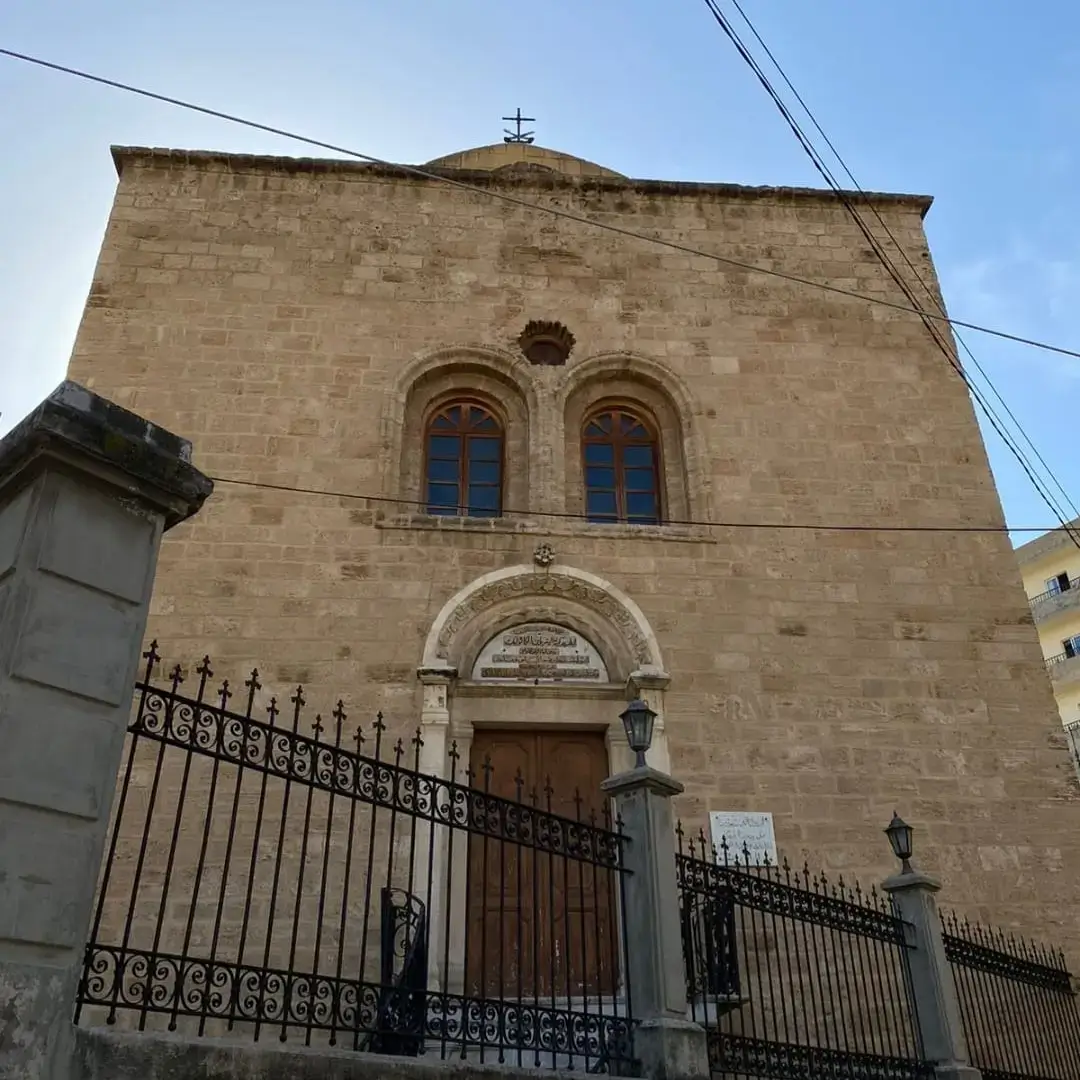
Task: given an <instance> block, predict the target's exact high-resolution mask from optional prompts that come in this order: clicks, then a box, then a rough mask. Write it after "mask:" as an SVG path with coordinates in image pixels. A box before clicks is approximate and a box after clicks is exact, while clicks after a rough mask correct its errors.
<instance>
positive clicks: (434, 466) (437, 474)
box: [427, 458, 460, 484]
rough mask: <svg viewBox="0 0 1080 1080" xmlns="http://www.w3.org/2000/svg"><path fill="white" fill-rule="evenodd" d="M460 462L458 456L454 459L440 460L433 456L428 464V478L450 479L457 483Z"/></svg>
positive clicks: (451, 481)
mask: <svg viewBox="0 0 1080 1080" xmlns="http://www.w3.org/2000/svg"><path fill="white" fill-rule="evenodd" d="M459 468H460V465H459V464H458V460H457V458H454V459H453V460H452V461H440V460H439V459H438V458H432V459H431V460H430V461H429V462H428V466H427V478H428V479H429V480H443V481H449V482H450V483H451V484H456V483H457V482H458V480H459V479H460V477H459V476H458V469H459Z"/></svg>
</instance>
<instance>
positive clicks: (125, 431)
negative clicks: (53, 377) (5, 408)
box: [0, 381, 214, 528]
mask: <svg viewBox="0 0 1080 1080" xmlns="http://www.w3.org/2000/svg"><path fill="white" fill-rule="evenodd" d="M49 458H51V459H53V460H55V461H57V462H60V463H65V464H66V465H67V466H68V467H69V468H70V467H72V466H75V465H77V464H79V463H80V462H89V463H91V464H96V465H98V466H106V467H107V468H108V474H109V476H110V477H111V478H113V479H114V482H115V478H116V477H117V474H118V473H119V474H120V475H121V477H122V478H123V479H125V480H129V481H132V482H133V483H131V485H130V486H131V488H132V490H133V493H135V494H141V495H143V496H144V497H145V498H147V499H149V500H152V501H153V502H155V503H158V504H160V505H161V507H162V509H163V512H164V515H165V524H166V527H167V528H168V527H170V526H172V525H176V524H177V523H179V522H181V521H183V520H185V519H186V518H189V517H191V515H192V514H194V513H196V512H197V511H198V510H199V508H200V507H201V506H202V504H203V503H204V502H205V501H206V499H207V497H208V496H209V495H210V493H211V492H212V491H213V490H214V484H213V481H211V480H210V478H209V477H207V476H204V475H203V474H202V473H201V472H199V470H198V469H196V468H195V466H194V465H192V464H191V443H190V442H188V441H187V439H182V438H180V436H178V435H174V434H172V432H170V431H166V430H165V429H164V428H161V427H158V426H157V424H152V423H150V421H149V420H146V419H144V418H143V417H141V416H138V415H137V414H136V413H133V412H129V411H128V410H127V409H124V408H122V407H121V406H119V405H116V404H115V403H113V402H111V401H108V400H106V399H105V398H103V397H100V396H99V395H97V394H95V393H94V392H93V391H91V390H88V389H87V388H86V387H85V386H80V385H79V384H78V383H75V382H70V381H65V382H62V383H61V384H60V385H59V386H58V387H57V388H56V389H55V390H54V391H53V392H52V393H51V394H50V395H49V396H48V397H47V398H46V399H45V400H44V401H43V402H42V403H41V404H40V405H39V406H38V407H37V408H36V409H34V411H33V412H31V413H30V414H29V415H28V416H26V417H25V418H24V419H23V420H21V421H20V422H19V423H18V424H16V425H15V427H14V428H12V430H11V431H10V432H8V434H7V435H6V436H5V437H4V438H3V439H2V440H0V478H2V480H0V486H5V485H8V484H10V483H12V482H13V481H17V480H18V478H19V477H21V476H25V475H26V474H27V473H28V472H30V471H32V470H33V468H34V467H35V464H36V463H39V462H41V461H43V460H44V459H49Z"/></svg>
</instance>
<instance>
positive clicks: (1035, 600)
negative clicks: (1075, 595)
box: [1028, 577, 1080, 607]
mask: <svg viewBox="0 0 1080 1080" xmlns="http://www.w3.org/2000/svg"><path fill="white" fill-rule="evenodd" d="M1076 588H1080V577H1074V578H1070V579H1069V584H1068V587H1067V588H1064V587H1062V586H1060V585H1059V586H1058V587H1057V588H1056V589H1047V590H1046V592H1041V593H1039V594H1038V595H1037V596H1029V597H1028V603H1029V604H1030V605H1031V606H1032V607H1034V606H1035V605H1036V604H1041V603H1042V602H1043V600H1049V599H1050V598H1051V597H1054V596H1061V594H1062V593H1067V592H1071V591H1072V590H1073V589H1076Z"/></svg>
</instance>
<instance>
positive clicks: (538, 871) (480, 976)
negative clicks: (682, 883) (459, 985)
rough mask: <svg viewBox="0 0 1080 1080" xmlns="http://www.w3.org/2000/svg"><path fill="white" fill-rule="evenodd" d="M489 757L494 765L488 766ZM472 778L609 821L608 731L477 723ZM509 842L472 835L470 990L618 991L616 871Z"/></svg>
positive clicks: (492, 788)
mask: <svg viewBox="0 0 1080 1080" xmlns="http://www.w3.org/2000/svg"><path fill="white" fill-rule="evenodd" d="M485 763H486V765H487V767H485ZM472 769H473V772H474V780H473V784H474V786H475V787H478V788H480V789H482V790H485V789H486V790H487V791H488V792H489V793H490V794H493V795H498V796H501V797H502V798H507V799H511V800H514V801H516V800H517V799H518V798H519V797H520V798H521V799H522V800H523V801H524V802H525V803H526V804H529V803H530V802H531V799H532V797H533V793H535V798H536V800H537V803H538V806H539V808H540V809H541V810H547V808H548V806H549V805H550V809H551V812H552V813H554V814H558V815H560V816H561V817H565V818H568V819H570V820H571V821H577V820H581V821H583V822H589V821H590V819H591V820H594V821H595V822H596V824H598V825H603V824H604V816H603V808H604V804H605V797H604V794H603V792H602V791H601V790H600V783H601V781H603V780H604V778H605V777H606V776H607V746H606V743H605V741H604V735H603V732H590V731H572V730H570V731H538V730H528V729H507V730H484V729H481V730H478V731H477V732H476V734H475V736H474V739H473V749H472ZM564 846H565V845H559V850H558V851H557V852H554V853H550V852H541V851H537V850H536V849H535V848H533V847H531V846H521V845H519V844H517V843H514V842H513V841H512V840H511V841H503V840H499V839H495V838H486V839H485V838H484V837H480V836H475V835H474V836H472V837H471V838H470V842H469V871H468V883H467V893H468V905H469V907H468V919H467V930H466V942H465V948H466V959H467V962H466V971H467V987H466V992H467V993H468V994H469V995H471V996H481V997H482V996H489V997H490V996H502V997H505V996H511V997H514V996H518V995H520V996H522V997H526V998H528V997H535V996H544V997H549V996H555V997H564V996H571V997H577V996H580V995H582V994H598V993H612V992H613V991H614V988H615V986H616V985H617V981H618V979H617V975H618V972H617V968H618V963H617V957H615V956H614V955H613V947H612V943H613V940H614V931H613V928H614V926H615V904H614V896H615V884H616V882H615V875H613V874H612V873H610V872H609V871H606V870H602V869H600V868H598V867H595V866H593V865H592V864H591V863H587V862H581V861H578V860H576V859H571V858H569V857H568V856H567V855H566V854H564Z"/></svg>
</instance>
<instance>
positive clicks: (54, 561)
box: [0, 382, 213, 1080]
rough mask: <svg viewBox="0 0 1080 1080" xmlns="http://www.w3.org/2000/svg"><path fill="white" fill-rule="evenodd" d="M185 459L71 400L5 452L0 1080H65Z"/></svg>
mask: <svg viewBox="0 0 1080 1080" xmlns="http://www.w3.org/2000/svg"><path fill="white" fill-rule="evenodd" d="M212 489H213V485H212V484H211V482H210V481H209V480H208V479H207V478H206V477H205V476H203V475H202V473H200V472H199V471H198V470H197V469H195V468H194V467H193V466H192V464H191V445H190V443H188V442H186V441H185V440H183V439H180V438H177V437H176V436H175V435H171V434H169V432H167V431H164V430H162V429H161V428H159V427H156V426H155V425H154V424H151V423H148V422H147V421H146V420H144V419H142V418H141V417H138V416H136V415H134V414H133V413H130V412H128V411H127V410H125V409H121V408H120V407H119V406H117V405H113V404H111V403H110V402H108V401H105V400H104V399H103V398H100V397H98V396H97V395H96V394H93V393H91V392H90V391H89V390H86V389H84V388H83V387H81V386H79V385H77V384H76V383H71V382H65V383H63V384H61V385H60V386H59V387H58V388H57V389H56V390H55V391H54V392H53V393H52V394H51V395H50V396H49V397H48V398H47V399H46V400H45V401H44V402H43V403H42V404H41V405H40V406H39V407H38V408H37V409H36V410H34V412H32V413H31V414H30V415H29V416H28V417H27V418H26V419H25V420H24V421H23V422H22V423H21V424H19V425H18V426H17V427H16V428H15V429H14V430H13V431H12V432H11V433H10V434H9V435H8V436H7V437H6V438H5V439H3V440H2V441H0V1076H3V1077H4V1078H5V1080H64V1078H65V1077H66V1076H67V1075H68V1071H69V1067H70V1054H71V1046H72V1025H71V1016H72V1011H73V1008H74V997H75V992H76V989H77V986H78V980H79V976H80V973H81V970H82V961H83V949H84V946H85V944H86V937H87V933H88V931H89V925H90V917H91V908H92V905H93V901H94V891H95V888H96V886H97V879H98V871H99V868H100V865H101V858H102V851H103V847H104V842H105V834H106V831H107V828H108V822H109V812H110V809H111V806H112V799H113V793H114V789H115V786H116V776H117V772H118V769H119V766H120V757H121V753H122V750H123V744H124V734H125V731H126V729H127V724H128V719H129V712H130V707H131V694H132V685H133V683H134V680H135V671H136V666H137V663H138V660H139V654H140V650H141V646H142V641H143V634H144V631H145V627H146V614H147V608H148V606H149V602H150V593H151V589H152V586H153V580H154V569H155V565H156V562H157V554H158V548H159V546H160V543H161V536H162V533H163V532H164V530H165V529H167V528H169V527H170V526H172V525H175V524H177V523H178V522H181V521H183V520H184V519H185V518H187V517H189V516H191V515H192V514H194V513H195V512H196V511H197V510H198V509H199V507H200V506H201V505H202V503H203V501H204V500H205V499H206V497H207V496H208V495H209V494H210V492H211V490H212Z"/></svg>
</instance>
